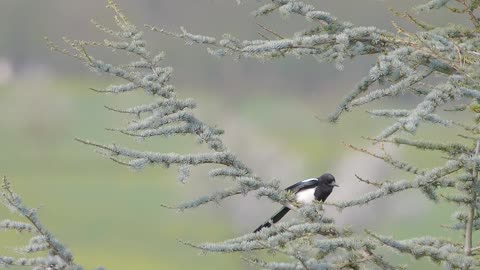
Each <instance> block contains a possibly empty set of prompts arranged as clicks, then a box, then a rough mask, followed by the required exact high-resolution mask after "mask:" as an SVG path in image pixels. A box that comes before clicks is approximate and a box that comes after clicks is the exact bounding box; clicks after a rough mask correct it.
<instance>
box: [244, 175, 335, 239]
mask: <svg viewBox="0 0 480 270" xmlns="http://www.w3.org/2000/svg"><path fill="white" fill-rule="evenodd" d="M334 187H338V185H337V183H336V182H335V177H333V175H331V174H329V173H326V174H323V175H322V176H320V177H318V178H309V179H305V180H303V181H301V182H298V183H295V184H293V185H291V186H289V187H287V188H286V189H285V190H288V191H290V192H293V193H294V194H295V198H296V200H297V201H298V202H300V203H302V204H310V203H312V202H313V201H314V200H317V201H322V202H324V201H325V200H326V199H327V197H328V195H330V193H332V191H333V188H334ZM288 211H290V208H289V207H288V206H284V207H283V208H282V209H281V210H280V211H278V212H277V213H276V214H275V215H273V216H272V217H271V218H270V219H269V220H267V221H266V222H265V223H263V224H262V225H260V226H259V227H258V228H257V229H255V231H253V232H258V231H260V230H261V229H263V228H265V227H270V226H272V224H274V223H277V222H278V221H280V219H282V218H283V217H284V216H285V215H286V214H287V213H288Z"/></svg>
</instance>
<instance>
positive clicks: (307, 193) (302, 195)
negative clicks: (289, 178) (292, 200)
mask: <svg viewBox="0 0 480 270" xmlns="http://www.w3.org/2000/svg"><path fill="white" fill-rule="evenodd" d="M314 193H315V189H314V188H309V189H305V190H302V191H299V192H298V193H297V194H296V196H295V197H296V198H297V201H298V202H301V203H304V204H309V203H311V202H312V201H313V200H315V195H314Z"/></svg>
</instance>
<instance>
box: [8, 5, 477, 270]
mask: <svg viewBox="0 0 480 270" xmlns="http://www.w3.org/2000/svg"><path fill="white" fill-rule="evenodd" d="M264 2H266V4H265V5H263V6H261V7H260V8H258V9H257V10H256V11H255V12H254V15H255V16H266V15H269V14H272V13H274V12H276V11H278V12H280V13H281V14H282V15H296V16H301V17H304V18H305V19H306V20H307V21H309V22H311V27H310V28H308V29H302V30H300V31H298V32H296V33H295V34H293V35H292V36H291V37H283V36H282V35H279V34H278V33H276V32H275V31H274V30H271V29H266V28H265V29H266V31H267V32H268V35H270V36H271V37H267V36H265V37H264V39H261V40H243V41H242V40H239V39H237V38H235V37H234V36H232V35H230V34H225V35H224V36H223V37H222V38H215V37H209V36H204V35H197V34H192V33H189V32H188V31H187V30H186V29H184V28H181V32H180V33H174V32H169V31H166V30H163V29H161V28H159V27H156V26H150V25H147V29H150V30H152V31H156V32H160V33H163V34H166V35H169V36H173V37H176V38H182V39H184V40H186V41H187V42H188V43H199V44H204V45H207V46H209V47H212V48H209V49H208V51H209V52H210V53H212V54H214V55H216V56H233V57H236V58H245V57H248V58H257V59H261V60H262V61H264V60H270V59H274V58H282V57H287V56H290V55H293V56H296V57H305V56H307V57H308V56H313V57H315V58H316V59H317V60H318V61H322V62H332V63H334V64H335V66H336V67H337V68H338V69H342V67H343V64H344V62H345V61H346V59H348V58H350V59H352V58H355V57H357V56H361V55H376V56H377V61H376V63H375V64H374V65H373V66H372V67H371V68H370V69H369V70H368V71H367V72H366V75H365V77H363V78H362V79H361V80H360V82H359V83H358V84H357V85H356V87H355V88H354V89H353V90H352V91H351V92H350V94H348V95H347V96H346V97H345V99H344V100H343V101H342V102H341V103H340V104H339V106H338V109H337V110H336V111H335V112H334V113H332V114H331V115H330V117H329V120H330V122H332V123H335V122H337V121H339V119H340V116H341V115H342V114H343V113H345V112H348V111H351V110H353V109H355V107H358V106H361V105H365V104H369V103H372V102H374V101H380V102H378V104H385V106H386V107H387V108H386V109H385V108H384V109H378V110H371V111H369V112H368V113H369V114H371V115H372V116H375V117H386V118H391V119H393V124H391V125H390V126H387V127H386V128H385V129H384V130H383V131H382V132H380V134H376V136H375V137H373V138H369V140H371V141H373V142H374V143H392V144H395V145H399V146H405V147H413V148H416V149H418V150H426V151H437V152H439V153H441V155H442V156H443V157H444V158H445V162H443V163H441V164H438V166H436V167H434V168H417V166H415V165H414V164H409V163H407V162H405V161H401V160H395V159H393V158H392V157H391V156H389V155H388V154H377V153H371V152H369V151H367V150H365V149H363V148H360V147H355V146H351V147H352V148H353V149H355V150H358V151H361V152H364V153H366V154H369V155H372V156H374V157H376V158H379V159H382V160H384V161H385V162H386V163H387V164H389V165H391V166H393V167H394V168H397V169H399V170H401V171H405V172H408V173H411V174H412V177H411V179H402V180H396V181H376V182H373V181H369V180H365V179H363V178H361V177H358V179H359V180H360V181H363V182H365V183H366V184H369V185H372V186H373V187H374V188H375V190H374V191H372V192H368V193H366V194H364V195H363V196H361V197H360V198H352V200H349V201H343V202H335V203H332V204H333V205H335V206H336V207H337V208H339V209H343V208H347V207H352V206H359V205H365V204H367V203H369V202H371V201H373V200H377V199H379V198H385V197H389V196H391V195H393V194H396V193H399V192H402V191H406V190H412V189H418V190H421V191H422V192H423V194H424V195H425V196H426V197H427V198H428V199H430V200H432V201H434V202H438V201H440V200H443V201H447V202H450V203H452V204H454V205H456V206H458V211H457V212H456V213H454V215H453V216H454V218H455V221H454V223H453V224H452V225H450V226H449V228H450V229H452V230H455V231H458V234H460V235H462V236H463V241H461V242H456V241H454V240H450V239H444V238H442V237H437V236H425V235H420V236H418V237H417V238H413V239H404V240H396V239H394V238H393V237H388V236H383V235H380V234H378V233H375V232H373V231H371V230H366V231H365V232H354V231H351V230H349V229H347V228H342V227H339V226H336V225H335V224H334V221H333V220H332V219H330V218H328V217H325V216H324V215H323V207H322V204H320V203H318V204H315V205H311V206H303V205H299V204H297V203H296V202H295V201H294V198H293V196H292V194H290V193H288V192H285V191H283V190H282V189H281V188H280V187H279V185H278V183H276V182H275V181H268V180H265V179H260V178H259V177H258V176H256V175H255V173H254V172H253V171H252V170H251V169H250V168H248V167H247V166H246V165H245V164H244V163H243V162H242V161H240V160H239V159H238V158H237V157H236V156H235V155H234V153H232V152H231V151H230V150H229V149H228V148H227V146H226V145H225V144H224V143H223V142H222V139H221V134H222V133H223V131H222V130H221V129H219V128H217V127H215V126H211V125H208V124H207V123H205V122H204V121H202V120H200V119H199V118H197V117H196V116H195V114H194V109H195V107H196V104H195V102H194V101H193V100H191V99H179V98H177V92H176V90H175V88H174V87H173V86H172V85H171V84H169V79H170V76H171V74H172V68H170V67H163V66H161V60H162V58H163V53H158V52H155V53H153V52H152V51H150V50H149V49H148V48H147V46H146V41H145V40H144V38H143V31H141V30H139V29H138V28H137V27H136V26H135V25H134V24H132V23H131V22H130V21H129V19H128V18H127V17H126V16H125V14H124V13H123V12H122V11H121V10H120V9H119V8H118V7H117V5H116V4H115V3H114V2H113V1H112V0H108V7H109V8H111V9H112V10H113V11H114V13H115V22H116V24H117V26H118V29H110V28H108V27H106V26H104V25H102V24H100V23H98V22H95V21H93V23H94V24H95V26H96V27H97V28H98V29H99V30H101V31H103V32H105V33H106V34H107V35H108V36H109V38H111V40H105V41H102V42H89V41H81V40H68V39H64V40H65V42H66V43H67V44H68V45H69V47H70V48H69V49H62V48H60V47H59V46H58V45H56V44H55V43H53V42H51V41H48V44H49V46H50V48H51V49H52V50H55V51H58V52H61V53H64V54H67V55H69V56H72V57H74V58H76V59H78V60H79V61H81V62H82V63H84V64H85V65H86V66H88V67H89V68H90V69H91V70H93V71H95V72H98V73H102V74H108V75H111V76H114V77H118V78H120V79H123V81H124V82H125V83H123V84H118V85H111V86H109V87H107V88H106V89H102V90H96V89H94V90H95V91H97V92H101V93H114V94H123V93H127V92H132V91H139V90H142V91H144V92H146V93H148V94H150V95H151V96H152V102H151V103H149V104H141V105H137V106H133V107H131V108H127V109H119V108H111V107H107V109H109V110H111V111H114V112H118V113H121V114H125V115H126V116H127V117H130V119H131V121H130V122H129V123H128V125H126V126H125V127H120V128H116V129H112V131H116V132H120V133H122V134H125V135H127V136H131V137H134V138H141V139H154V137H159V136H160V137H170V136H178V135H189V136H191V137H193V138H195V139H196V140H197V142H198V143H200V144H202V145H204V146H205V148H204V149H205V150H204V151H203V152H200V153H189V154H178V153H160V152H147V151H139V150H135V149H130V148H127V147H123V146H119V145H115V144H101V143H96V142H92V141H89V140H84V139H77V140H78V141H80V142H82V143H84V144H86V145H90V146H93V147H94V148H95V149H96V150H99V151H101V152H102V153H103V154H104V155H105V156H106V157H108V158H110V159H112V160H113V161H115V162H117V163H119V164H121V165H124V166H128V167H131V168H134V169H137V170H140V169H142V168H144V167H145V166H147V165H163V166H166V167H170V166H172V165H173V166H176V167H177V169H178V179H179V180H180V181H182V182H184V181H185V180H186V179H187V178H188V177H189V172H190V169H191V168H192V167H198V166H201V165H207V164H208V165H214V166H215V168H214V169H211V170H210V172H209V177H211V178H217V177H223V178H227V179H229V180H230V182H231V187H230V188H228V189H225V190H219V191H217V192H214V193H212V194H208V195H206V196H203V197H200V198H197V199H195V200H193V201H190V202H185V203H181V204H179V205H177V206H174V207H172V208H175V209H180V210H184V209H188V208H195V207H199V206H201V205H204V204H208V203H211V202H220V201H222V200H224V199H226V198H229V197H232V196H236V195H243V194H247V193H254V194H256V195H257V197H268V198H269V199H271V200H273V201H275V202H278V203H281V204H287V203H289V204H293V205H294V206H296V207H297V209H296V210H297V211H298V212H299V213H300V217H299V218H297V219H293V220H291V221H287V222H280V223H277V224H276V225H274V226H272V227H270V228H267V229H263V230H262V231H260V232H259V233H249V234H246V235H242V236H239V237H236V238H233V239H229V240H225V241H223V242H220V243H204V244H193V243H185V244H187V245H191V246H192V247H195V248H199V249H201V250H203V251H205V252H217V253H228V252H240V253H244V255H245V260H246V261H247V262H249V263H251V264H254V265H257V266H259V267H261V268H266V269H401V268H405V267H404V266H396V265H393V264H392V263H390V262H388V261H387V260H386V259H385V258H384V257H383V254H384V252H383V249H384V248H385V247H390V248H392V249H394V250H397V251H399V252H401V253H406V254H410V255H412V256H413V257H414V258H422V257H428V258H430V259H431V260H432V262H433V263H439V264H441V265H442V266H443V267H444V269H476V268H478V267H479V266H480V259H479V257H478V255H479V254H478V253H479V252H480V246H477V245H474V243H475V241H474V239H473V233H474V232H475V231H477V230H478V229H479V228H480V215H479V214H478V203H479V201H478V197H479V195H478V194H479V192H480V185H479V183H478V169H479V168H478V166H479V163H480V158H479V156H478V155H479V151H480V141H479V138H478V133H479V128H478V123H479V121H480V120H479V119H480V115H479V113H480V105H479V100H480V89H479V85H480V83H479V74H480V70H479V63H480V61H479V60H480V52H479V46H480V32H479V31H480V21H479V20H478V19H477V15H476V14H477V13H478V9H479V5H480V1H476V0H471V1H470V0H455V1H448V0H433V1H429V2H428V3H426V4H423V5H421V6H418V7H415V9H414V12H428V11H433V10H436V9H440V8H447V9H448V10H450V11H451V12H454V13H458V14H460V15H465V16H466V17H467V18H468V19H469V20H470V25H468V26H467V25H462V24H446V25H441V26H435V25H430V24H428V23H426V22H423V21H421V20H419V19H418V18H417V17H416V16H415V15H412V14H414V13H402V14H400V13H397V15H399V16H400V17H404V18H406V19H407V20H409V21H410V22H412V23H413V24H414V25H415V26H416V28H417V30H416V31H415V32H409V31H407V30H405V29H403V28H401V27H400V26H398V25H396V24H394V25H395V27H396V30H397V31H396V32H395V33H392V32H389V31H385V30H381V29H378V28H376V27H364V26H355V25H353V24H351V23H349V22H345V21H341V20H339V19H338V18H336V17H334V16H332V15H331V14H330V13H328V12H325V11H319V10H317V9H316V8H315V7H314V6H312V5H310V4H306V3H304V2H301V1H294V0H271V1H264ZM92 46H101V47H107V48H111V49H113V50H115V51H119V52H125V53H126V54H128V55H130V56H133V57H134V58H135V59H134V60H132V61H131V62H129V63H126V64H123V65H117V64H110V63H106V62H104V61H102V60H100V59H97V58H96V57H94V56H93V55H92V54H90V53H89V48H90V47H92ZM377 85H378V86H377ZM410 94H412V95H415V96H418V97H420V99H419V100H420V101H419V102H418V103H417V104H416V105H415V107H414V108H411V109H408V108H404V109H396V108H395V109H394V108H388V104H387V103H382V100H383V99H384V98H386V97H396V96H401V95H410ZM440 110H444V111H447V113H442V114H441V115H440V114H439V111H440ZM459 111H465V112H466V113H467V114H468V115H469V116H470V118H471V119H472V120H471V122H470V123H460V122H457V121H454V120H452V119H454V118H455V117H454V116H452V115H453V114H456V113H458V112H459ZM421 123H429V124H434V125H440V126H443V127H445V128H449V129H454V130H455V131H456V132H457V133H459V134H460V136H458V137H457V138H452V140H451V141H450V142H448V143H445V142H436V141H435V140H434V139H435V138H430V139H428V140H420V139H417V138H415V136H416V131H417V129H418V128H419V126H420V124H421ZM4 189H5V192H4V194H3V198H4V200H3V202H4V204H5V205H6V206H8V207H9V208H10V209H12V210H15V211H16V212H18V213H19V214H20V215H21V216H23V217H25V218H27V220H28V221H29V222H30V223H19V222H14V221H4V222H2V223H0V227H1V228H4V229H14V230H17V231H30V232H33V233H34V234H35V236H34V238H32V241H31V242H30V244H29V245H28V246H27V247H25V248H24V249H22V251H24V252H36V251H40V250H48V251H49V254H48V256H46V257H39V258H38V259H33V260H30V259H25V258H17V259H15V258H7V257H0V265H2V264H3V265H7V266H8V265H32V266H34V267H35V269H47V267H52V269H76V268H77V267H78V266H76V265H75V264H74V263H73V257H72V255H71V254H70V253H69V252H68V251H67V250H66V248H64V246H63V245H61V244H60V243H59V242H58V240H56V239H55V238H54V237H53V236H52V235H51V233H49V232H48V231H47V230H46V229H45V228H44V227H43V226H42V225H41V224H40V223H39V222H38V219H37V218H36V216H35V214H34V213H35V211H32V210H30V209H28V208H26V207H24V206H23V205H22V204H21V201H20V199H19V197H18V196H17V195H15V194H14V193H13V192H12V191H11V189H10V187H9V185H8V183H7V182H5V184H4ZM439 225H440V224H439ZM37 240H38V241H37ZM262 251H272V252H275V253H280V254H284V255H285V256H286V257H288V258H289V260H287V261H285V260H282V261H276V260H275V257H274V258H273V259H272V261H264V260H262V259H259V256H260V255H261V254H262V253H261V252H262Z"/></svg>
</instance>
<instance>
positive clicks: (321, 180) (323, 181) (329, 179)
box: [317, 173, 338, 189]
mask: <svg viewBox="0 0 480 270" xmlns="http://www.w3.org/2000/svg"><path fill="white" fill-rule="evenodd" d="M317 179H318V185H321V186H327V187H331V188H332V189H333V188H334V187H338V185H337V183H336V182H335V177H334V176H333V175H331V174H329V173H325V174H322V176H320V177H318V178H317Z"/></svg>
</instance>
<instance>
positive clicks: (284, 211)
mask: <svg viewBox="0 0 480 270" xmlns="http://www.w3.org/2000/svg"><path fill="white" fill-rule="evenodd" d="M288 211H290V208H288V207H286V206H284V207H283V208H282V209H280V211H278V212H277V213H276V214H275V215H273V216H272V217H271V218H270V219H269V220H267V221H266V222H265V223H263V224H262V225H260V226H259V227H258V228H257V229H255V231H253V232H254V233H256V232H258V231H260V230H261V229H263V228H266V227H270V226H272V224H274V223H277V222H278V221H280V219H282V218H283V217H284V216H285V215H286V214H287V213H288Z"/></svg>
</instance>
